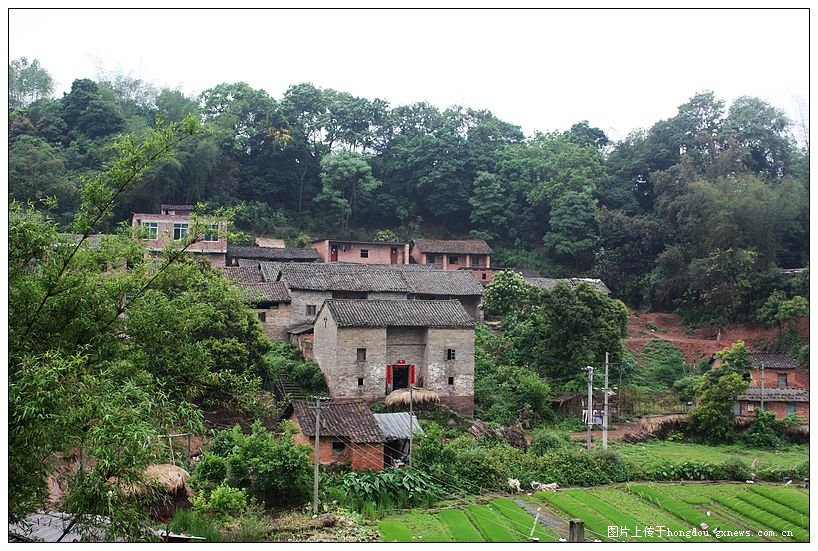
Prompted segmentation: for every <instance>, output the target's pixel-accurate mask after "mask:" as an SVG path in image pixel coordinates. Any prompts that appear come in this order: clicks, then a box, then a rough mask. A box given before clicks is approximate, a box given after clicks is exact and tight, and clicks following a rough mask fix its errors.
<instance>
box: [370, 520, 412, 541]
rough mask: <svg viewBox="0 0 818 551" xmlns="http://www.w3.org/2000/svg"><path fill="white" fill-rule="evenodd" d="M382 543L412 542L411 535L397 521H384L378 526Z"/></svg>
mask: <svg viewBox="0 0 818 551" xmlns="http://www.w3.org/2000/svg"><path fill="white" fill-rule="evenodd" d="M378 530H380V531H381V534H382V539H383V541H387V542H396V541H397V542H407V541H413V540H412V533H411V532H409V530H408V529H407V528H406V526H404V525H403V523H402V522H401V521H399V520H384V521H381V522H380V523H379V524H378Z"/></svg>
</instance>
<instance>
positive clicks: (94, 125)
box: [61, 79, 125, 140]
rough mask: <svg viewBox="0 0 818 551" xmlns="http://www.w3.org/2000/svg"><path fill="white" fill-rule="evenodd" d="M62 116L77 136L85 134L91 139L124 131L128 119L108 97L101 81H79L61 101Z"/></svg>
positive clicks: (71, 131)
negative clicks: (124, 118) (102, 88)
mask: <svg viewBox="0 0 818 551" xmlns="http://www.w3.org/2000/svg"><path fill="white" fill-rule="evenodd" d="M61 103H62V118H63V119H64V120H65V123H66V124H67V125H68V128H69V129H70V134H71V135H72V136H73V137H77V136H85V137H87V138H89V139H91V140H94V139H97V138H104V137H106V136H110V135H111V134H115V133H117V132H120V131H122V130H123V129H124V128H125V121H124V120H123V119H122V117H121V116H120V114H119V112H118V111H117V107H116V104H115V103H114V102H113V100H109V99H106V98H105V97H104V96H103V95H102V93H101V92H100V89H99V86H97V83H96V82H94V81H92V80H88V79H81V80H75V81H74V82H73V84H72V85H71V91H70V92H69V93H67V94H65V95H64V96H63V98H62V100H61Z"/></svg>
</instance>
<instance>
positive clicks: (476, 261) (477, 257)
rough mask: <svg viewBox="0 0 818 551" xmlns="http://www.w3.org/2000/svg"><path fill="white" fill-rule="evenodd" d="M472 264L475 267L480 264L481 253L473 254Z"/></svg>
mask: <svg viewBox="0 0 818 551" xmlns="http://www.w3.org/2000/svg"><path fill="white" fill-rule="evenodd" d="M471 265H472V266H475V267H479V266H480V255H479V254H473V255H471Z"/></svg>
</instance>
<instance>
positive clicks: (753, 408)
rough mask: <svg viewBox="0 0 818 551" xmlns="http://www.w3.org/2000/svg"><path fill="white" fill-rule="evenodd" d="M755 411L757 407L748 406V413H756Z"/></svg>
mask: <svg viewBox="0 0 818 551" xmlns="http://www.w3.org/2000/svg"><path fill="white" fill-rule="evenodd" d="M755 410H756V407H755V405H753V404H747V411H748V412H750V411H755Z"/></svg>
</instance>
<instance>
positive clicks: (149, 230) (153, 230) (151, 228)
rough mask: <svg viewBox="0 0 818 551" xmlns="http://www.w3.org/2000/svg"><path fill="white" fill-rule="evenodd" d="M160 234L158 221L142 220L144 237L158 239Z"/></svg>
mask: <svg viewBox="0 0 818 551" xmlns="http://www.w3.org/2000/svg"><path fill="white" fill-rule="evenodd" d="M158 236H159V225H158V224H157V223H156V222H142V239H156V238H157V237H158Z"/></svg>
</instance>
